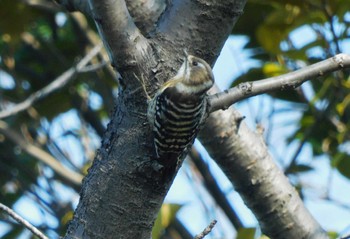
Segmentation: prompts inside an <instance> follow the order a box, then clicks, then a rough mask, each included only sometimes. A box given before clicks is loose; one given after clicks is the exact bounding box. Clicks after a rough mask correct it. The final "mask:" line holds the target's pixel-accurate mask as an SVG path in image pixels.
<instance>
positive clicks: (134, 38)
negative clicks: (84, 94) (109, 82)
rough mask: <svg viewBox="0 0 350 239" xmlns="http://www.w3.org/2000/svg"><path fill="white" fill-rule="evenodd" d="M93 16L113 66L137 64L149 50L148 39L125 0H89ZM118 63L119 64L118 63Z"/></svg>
mask: <svg viewBox="0 0 350 239" xmlns="http://www.w3.org/2000/svg"><path fill="white" fill-rule="evenodd" d="M89 3H90V5H91V9H93V14H92V15H93V18H94V20H95V22H96V25H97V27H98V29H99V32H100V35H101V37H102V39H103V41H104V44H105V46H106V48H107V51H108V53H109V54H110V56H109V57H110V59H111V62H112V65H113V66H117V65H118V66H119V67H122V66H129V67H130V66H135V65H136V64H137V63H139V62H138V57H139V56H140V55H143V54H145V53H146V52H147V49H148V48H149V44H148V41H147V39H146V38H145V37H144V36H143V35H142V34H141V32H140V31H139V29H138V28H137V27H136V25H135V23H134V21H133V19H132V17H131V16H130V14H129V11H128V9H127V7H126V4H125V1H124V0H105V1H100V0H89ZM117 63H118V64H117Z"/></svg>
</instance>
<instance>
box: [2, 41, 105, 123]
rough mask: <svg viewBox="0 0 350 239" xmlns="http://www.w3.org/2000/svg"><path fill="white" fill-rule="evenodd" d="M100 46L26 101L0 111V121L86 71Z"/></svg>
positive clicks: (28, 106)
mask: <svg viewBox="0 0 350 239" xmlns="http://www.w3.org/2000/svg"><path fill="white" fill-rule="evenodd" d="M101 48H102V44H99V45H97V46H95V47H94V48H93V49H92V50H91V51H90V52H89V53H88V54H87V55H86V56H85V57H84V58H83V59H81V61H80V62H79V63H78V64H77V65H76V66H74V67H71V68H70V69H68V70H67V71H65V72H64V73H63V74H62V75H60V76H59V77H57V78H56V79H55V80H54V81H52V82H51V83H50V84H48V85H47V86H45V87H44V88H42V89H41V90H39V91H37V92H35V93H33V94H31V95H30V96H29V97H28V98H27V99H26V100H24V101H22V102H21V103H18V104H16V105H14V106H12V107H11V108H9V109H5V110H3V111H0V119H3V118H6V117H9V116H11V115H15V114H17V113H19V112H21V111H24V110H26V109H28V108H30V107H31V106H32V105H33V104H34V103H35V102H37V101H38V100H40V99H43V98H45V97H46V96H48V95H50V94H52V93H53V92H55V91H57V90H59V89H61V88H63V87H64V86H65V85H66V84H67V83H68V82H69V81H70V80H71V79H73V76H75V75H76V74H77V73H79V72H80V71H86V69H85V66H86V65H87V64H88V63H89V62H90V61H91V59H92V58H94V57H95V56H96V55H97V54H98V53H99V52H100V50H101Z"/></svg>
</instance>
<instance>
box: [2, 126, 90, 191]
mask: <svg viewBox="0 0 350 239" xmlns="http://www.w3.org/2000/svg"><path fill="white" fill-rule="evenodd" d="M0 133H1V134H4V135H5V136H6V137H8V138H9V139H10V140H11V141H13V142H14V143H15V144H16V145H18V146H19V147H20V148H21V149H22V150H24V151H26V152H27V153H28V154H30V155H32V156H33V157H35V158H37V159H38V160H39V161H41V162H43V163H44V164H46V165H48V166H49V167H50V168H51V169H52V170H53V171H54V172H56V173H57V174H58V175H59V176H61V178H62V179H63V180H65V181H67V182H70V183H71V184H74V186H80V185H81V182H82V180H83V175H81V174H80V173H77V172H75V171H72V170H70V169H69V168H66V167H64V166H63V165H62V164H61V163H60V162H59V161H58V160H57V159H55V158H54V157H52V156H51V155H50V154H49V153H47V152H46V151H44V150H43V149H41V148H39V147H38V146H36V145H34V144H31V143H29V142H27V141H26V140H25V139H23V138H22V137H21V136H20V135H19V134H18V133H17V132H15V131H14V130H12V129H10V127H9V126H8V125H7V124H6V122H4V121H1V120H0Z"/></svg>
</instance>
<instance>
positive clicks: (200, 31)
mask: <svg viewBox="0 0 350 239" xmlns="http://www.w3.org/2000/svg"><path fill="white" fill-rule="evenodd" d="M245 3H246V0H230V1H217V0H197V1H193V0H173V1H172V3H171V7H169V8H167V10H166V11H165V12H164V14H163V15H162V17H161V19H160V20H159V22H158V27H157V37H158V38H159V39H160V40H161V41H163V43H162V46H163V47H164V48H166V49H168V50H169V51H172V52H174V51H176V53H178V54H179V56H181V57H179V58H180V59H182V58H183V50H184V49H187V50H188V52H189V53H191V54H193V55H196V56H198V57H201V58H203V59H204V60H206V61H207V62H208V63H209V64H211V65H213V63H214V61H215V59H216V58H217V57H218V55H219V54H220V50H221V48H222V47H223V45H224V43H225V41H226V39H227V37H225V38H222V36H228V35H229V34H230V33H231V31H232V28H233V26H234V24H235V22H236V21H237V20H238V17H239V16H240V15H242V13H243V7H244V6H245ZM228 22H230V24H227V23H228ZM194 36H195V37H194ZM170 49H171V50H170Z"/></svg>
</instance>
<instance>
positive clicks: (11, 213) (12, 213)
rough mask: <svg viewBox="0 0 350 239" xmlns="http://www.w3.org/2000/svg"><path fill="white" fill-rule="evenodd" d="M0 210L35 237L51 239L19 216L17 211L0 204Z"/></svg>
mask: <svg viewBox="0 0 350 239" xmlns="http://www.w3.org/2000/svg"><path fill="white" fill-rule="evenodd" d="M0 210H2V211H4V212H5V213H7V214H8V215H9V216H10V217H12V218H13V219H15V220H16V221H17V222H19V223H20V224H22V225H23V226H25V227H26V228H27V229H28V230H30V231H31V232H32V233H33V234H34V235H35V236H37V237H39V238H40V239H49V238H48V237H47V236H45V235H44V234H43V233H42V232H41V231H39V230H38V229H37V228H36V227H34V226H33V225H32V224H30V222H28V221H27V220H26V219H24V218H23V217H21V216H20V215H18V214H17V213H16V212H15V211H13V210H12V209H11V208H9V207H7V206H5V205H4V204H2V203H0Z"/></svg>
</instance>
